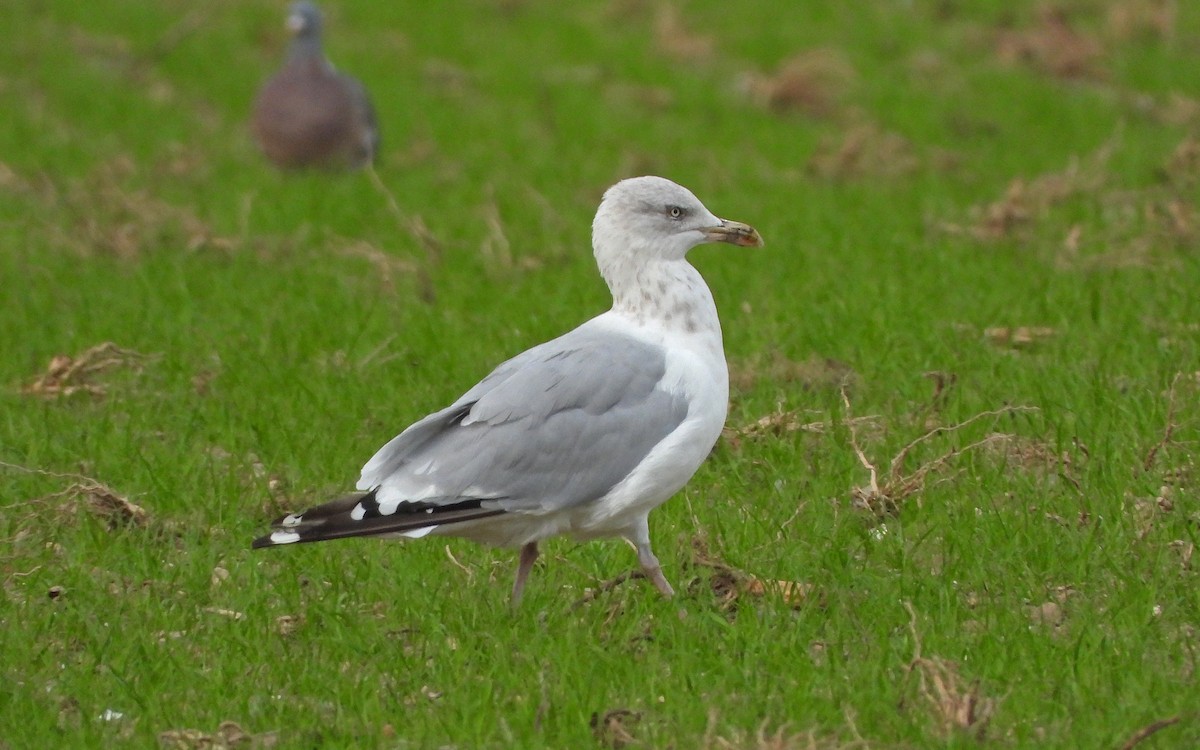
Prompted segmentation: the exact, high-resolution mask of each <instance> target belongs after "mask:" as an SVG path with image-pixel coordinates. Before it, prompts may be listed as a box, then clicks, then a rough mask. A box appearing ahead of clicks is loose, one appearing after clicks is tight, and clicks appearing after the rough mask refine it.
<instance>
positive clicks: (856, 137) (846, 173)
mask: <svg viewBox="0 0 1200 750" xmlns="http://www.w3.org/2000/svg"><path fill="white" fill-rule="evenodd" d="M920 166H921V160H920V158H919V157H918V156H917V154H916V152H915V149H914V147H913V144H912V143H911V142H910V141H909V140H908V139H907V138H905V137H904V136H902V135H900V134H898V133H893V132H891V131H887V130H883V129H882V128H880V127H879V126H878V125H874V124H871V123H867V124H864V125H857V126H855V127H852V128H850V129H849V130H847V131H845V132H844V133H842V134H841V135H839V136H837V137H834V138H826V139H824V140H822V141H821V143H820V144H818V146H817V148H816V150H814V151H813V154H812V156H811V157H809V160H808V171H809V172H811V173H812V174H815V175H817V176H818V177H821V178H823V179H827V180H852V179H864V178H873V177H876V178H886V179H894V178H897V177H904V176H906V175H909V174H912V173H913V172H915V171H917V169H919V168H920Z"/></svg>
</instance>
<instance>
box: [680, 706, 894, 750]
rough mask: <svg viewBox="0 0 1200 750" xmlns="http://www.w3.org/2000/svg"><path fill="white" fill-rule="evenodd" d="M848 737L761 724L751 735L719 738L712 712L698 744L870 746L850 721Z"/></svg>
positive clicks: (713, 747)
mask: <svg viewBox="0 0 1200 750" xmlns="http://www.w3.org/2000/svg"><path fill="white" fill-rule="evenodd" d="M847 721H848V723H849V724H850V734H851V735H852V739H850V740H840V739H837V738H834V737H827V736H823V735H821V734H818V733H817V732H816V731H815V730H809V731H807V732H794V731H792V730H791V729H790V728H789V727H788V726H787V724H784V725H782V726H778V727H776V728H775V729H774V730H771V729H768V726H769V723H768V722H765V721H764V722H763V724H762V725H761V726H759V727H758V728H757V729H755V730H753V731H745V730H732V731H729V732H726V733H725V734H724V735H721V734H718V733H717V732H718V729H717V713H716V711H715V710H714V711H712V712H710V713H709V717H708V727H707V728H706V729H705V731H704V738H703V740H701V742H700V748H701V750H865V749H866V748H869V747H870V746H871V745H870V743H869V742H867V741H866V740H865V739H863V737H862V736H861V735H860V734H859V733H858V729H857V728H856V727H855V726H854V723H853V722H852V721H849V717H847Z"/></svg>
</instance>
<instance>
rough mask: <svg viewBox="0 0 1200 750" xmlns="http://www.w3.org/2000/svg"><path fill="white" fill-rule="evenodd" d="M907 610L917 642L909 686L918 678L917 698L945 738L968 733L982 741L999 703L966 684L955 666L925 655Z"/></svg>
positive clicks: (971, 683) (914, 618)
mask: <svg viewBox="0 0 1200 750" xmlns="http://www.w3.org/2000/svg"><path fill="white" fill-rule="evenodd" d="M904 606H905V608H906V609H908V614H909V632H910V633H911V635H912V639H913V658H912V660H911V661H910V662H909V664H908V668H907V670H906V677H905V681H906V684H907V685H908V686H910V689H912V688H911V686H912V682H913V679H912V678H913V677H914V676H915V678H916V685H915V692H916V697H917V699H918V701H919V702H920V704H921V705H923V706H925V708H926V710H927V711H928V712H929V716H930V718H931V720H932V721H933V723H934V726H935V727H936V728H937V730H938V732H939V733H940V734H941V735H942V736H944V737H950V736H952V735H955V734H959V733H964V734H967V735H969V736H972V737H974V738H976V739H982V738H983V735H984V732H985V731H986V730H987V727H988V723H989V722H990V721H991V720H992V718H993V716H994V715H995V712H996V707H997V702H996V701H995V700H994V699H992V698H989V697H986V696H985V695H984V694H983V692H982V690H981V688H980V683H979V680H970V681H967V680H965V679H964V678H963V677H962V674H961V673H960V668H959V666H958V665H957V664H955V663H954V662H952V661H949V660H947V659H943V658H941V657H937V656H934V657H927V656H924V655H923V654H922V649H921V636H920V634H919V633H918V632H917V615H916V612H915V611H914V610H913V608H912V605H911V604H909V603H908V602H905V603H904Z"/></svg>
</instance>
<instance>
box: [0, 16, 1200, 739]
mask: <svg viewBox="0 0 1200 750" xmlns="http://www.w3.org/2000/svg"><path fill="white" fill-rule="evenodd" d="M325 5H326V7H325V10H326V14H327V45H326V46H327V50H328V52H329V55H330V57H331V58H332V59H333V60H334V62H335V63H336V64H337V66H338V67H339V69H341V70H343V71H346V72H349V73H351V74H353V75H355V76H357V77H359V78H360V79H362V81H363V82H364V84H365V85H366V86H367V88H368V89H369V90H370V92H371V94H372V97H373V99H374V101H375V105H376V108H377V110H378V113H379V121H380V126H381V130H382V133H383V148H382V151H381V153H380V155H379V159H378V161H377V164H376V166H375V170H374V172H372V173H350V174H340V173H334V174H331V173H289V174H280V173H278V172H277V171H275V170H274V169H272V168H271V167H270V166H269V165H268V164H267V163H266V162H265V160H264V159H262V158H261V156H260V155H259V154H258V152H257V151H256V149H255V147H254V145H253V143H252V141H251V140H250V137H249V135H248V128H247V119H248V112H249V107H250V102H251V101H252V99H253V96H254V93H255V91H256V90H257V87H258V86H259V84H260V83H261V81H262V80H263V79H264V78H265V77H266V76H267V75H269V74H270V72H271V71H272V70H274V68H275V67H276V66H277V65H278V63H279V60H280V57H281V54H282V50H283V48H284V45H285V43H286V40H285V37H284V32H283V26H282V22H283V6H282V4H281V3H274V2H272V3H267V2H262V1H261V0H254V1H253V2H242V1H239V2H233V1H232V0H219V1H217V2H211V3H204V4H201V5H196V4H190V3H184V2H180V1H179V0H168V1H166V2H153V3H152V2H134V1H132V0H131V1H129V2H122V3H77V2H71V1H68V0H46V1H45V2H39V3H18V4H15V5H13V6H12V7H8V8H6V10H5V11H4V13H3V15H4V21H5V22H4V23H0V93H2V95H3V100H4V102H5V106H4V110H5V114H4V124H3V126H0V301H2V303H3V305H2V307H0V341H3V342H4V354H5V356H3V357H0V509H2V510H0V539H2V540H3V544H2V545H0V582H2V586H0V633H3V637H0V682H2V685H3V687H0V747H4V748H14V749H15V748H26V747H30V748H32V747H109V746H114V745H116V744H119V743H123V744H127V745H129V746H164V747H179V748H198V747H281V748H284V747H288V748H290V747H321V746H328V747H350V746H355V747H380V748H425V747H430V748H435V747H445V748H501V747H654V748H658V747H663V748H665V747H674V748H736V749H739V750H740V749H741V748H779V749H781V750H788V749H791V748H864V747H870V748H919V747H931V746H939V747H942V746H944V747H959V746H962V747H966V746H970V747H1006V748H1007V747H1043V748H1053V747H1061V748H1076V747H1124V748H1129V747H1135V746H1137V747H1139V748H1152V747H1161V748H1168V747H1172V748H1173V747H1189V746H1195V745H1198V744H1200V721H1198V716H1200V699H1198V698H1197V697H1196V696H1197V695H1198V694H1200V690H1198V686H1197V677H1196V674H1195V669H1196V657H1197V650H1198V648H1200V634H1198V630H1197V629H1198V628H1200V586H1198V585H1197V583H1198V582H1197V565H1200V558H1195V555H1194V551H1195V546H1196V542H1197V537H1198V536H1200V504H1198V502H1197V498H1198V491H1197V487H1198V486H1200V477H1198V476H1197V470H1196V467H1195V458H1194V456H1195V448H1196V445H1197V440H1198V439H1200V434H1198V432H1200V429H1198V428H1200V405H1198V398H1197V396H1198V393H1200V294H1197V291H1196V290H1197V289H1198V288H1200V213H1198V206H1197V198H1198V197H1200V193H1198V185H1200V8H1198V7H1196V6H1194V4H1191V3H1184V2H1171V1H1170V0H1125V1H1123V2H1119V1H1118V0H1058V1H1057V2H976V3H968V2H960V1H958V0H937V1H933V0H928V1H926V0H910V1H907V2H901V1H900V0H885V1H882V2H874V3H844V2H832V1H829V2H825V1H820V2H810V3H795V4H791V5H788V4H780V3H778V2H773V1H770V0H747V1H746V2H740V3H736V4H735V3H721V2H709V1H708V0H703V1H701V0H697V1H696V2H687V3H684V2H670V1H668V0H664V1H663V2H651V1H649V0H608V1H606V2H600V1H596V2H581V3H557V2H548V1H543V0H491V1H484V0H467V2H464V3H458V4H456V5H455V6H454V8H453V10H452V11H451V10H448V9H447V8H445V7H443V6H442V5H440V4H426V3H371V2H366V0H363V1H361V2H349V1H347V2H342V3H337V4H333V3H326V4H325ZM793 6H794V7H793ZM644 173H655V174H661V175H663V176H665V177H669V178H671V179H674V180H676V181H677V182H680V183H682V184H684V185H687V186H688V187H690V188H691V189H692V190H693V191H694V192H695V193H696V194H697V195H698V196H699V197H700V198H701V199H702V200H703V201H704V202H705V203H706V204H707V205H708V206H709V208H711V209H712V210H713V211H714V212H715V213H717V214H718V215H721V216H724V217H727V218H730V219H736V220H739V221H744V222H747V223H750V224H753V225H754V226H756V227H757V228H758V229H759V231H760V232H761V233H762V235H763V237H764V238H765V240H766V246H765V247H764V248H763V249H761V250H743V249H737V248H732V247H725V246H713V247H702V248H699V249H697V250H696V251H694V252H693V253H692V258H693V260H694V262H695V263H696V265H697V266H698V267H699V268H700V269H701V270H702V272H703V273H704V274H705V276H706V278H707V279H708V280H709V283H710V286H711V287H712V289H713V292H714V296H715V297H716V299H717V304H718V307H719V309H720V312H721V315H722V320H723V325H724V329H725V339H726V349H727V353H728V358H729V361H730V366H731V372H732V381H733V382H732V396H731V398H732V403H731V409H730V418H729V424H728V428H727V430H726V434H725V436H724V438H723V439H722V440H721V442H720V443H719V444H718V445H717V447H716V449H715V450H714V452H713V455H712V456H711V457H710V459H709V461H708V462H707V463H706V464H705V465H704V467H702V469H701V470H700V472H699V473H698V474H697V476H696V477H695V479H694V480H693V481H692V482H691V483H690V484H689V485H688V486H687V488H686V489H685V490H684V491H682V492H681V493H680V494H679V495H678V496H677V497H676V498H674V499H673V500H671V501H670V502H668V503H667V504H666V505H665V506H664V507H663V508H661V509H660V510H659V511H657V512H656V513H655V514H654V515H652V516H651V532H652V535H653V537H654V540H655V549H656V551H657V552H658V555H659V557H660V558H661V559H662V562H663V564H664V569H665V572H666V574H667V576H668V578H669V579H671V580H672V581H673V582H674V583H675V585H676V588H677V589H678V591H679V595H678V596H677V597H676V598H675V599H673V600H664V599H662V598H660V597H659V596H658V595H657V594H656V593H655V591H654V590H653V588H652V587H650V586H649V585H648V584H647V583H646V582H645V581H640V580H628V581H624V582H619V580H618V579H619V578H620V576H622V574H624V573H625V572H627V571H628V570H629V569H631V568H632V567H633V566H634V557H633V554H632V552H631V551H630V550H629V549H627V548H626V547H625V545H622V544H620V543H617V542H612V543H603V542H598V543H589V544H585V545H578V544H574V543H571V542H567V541H559V542H553V543H551V544H549V545H548V546H547V548H546V550H545V552H546V554H545V555H544V557H543V559H542V561H541V562H539V564H538V566H537V568H536V569H535V570H534V573H533V575H532V576H531V578H530V582H529V585H528V587H527V589H526V597H525V602H524V604H523V606H522V607H521V608H520V609H518V610H516V611H512V610H511V609H510V608H509V606H508V589H509V586H510V584H511V578H512V574H513V572H514V570H515V565H516V559H515V553H512V552H510V551H505V550H491V549H486V548H481V547H477V546H474V545H472V544H470V543H467V542H458V541H453V540H451V541H446V540H439V539H425V540H423V541H421V542H417V543H412V544H389V543H382V542H376V541H371V540H365V541H362V540H360V541H345V542H335V543H329V544H325V545H312V546H307V547H298V548H289V549H273V550H261V551H254V552H251V550H250V549H249V542H250V540H251V539H252V538H253V537H254V536H256V535H257V534H259V533H261V532H262V531H263V530H264V529H265V527H266V524H267V522H268V521H269V520H270V519H271V518H273V517H275V516H276V515H278V514H280V513H282V512H285V511H290V510H296V509H300V508H303V507H305V506H307V505H310V504H312V503H315V502H318V501H321V500H324V499H327V498H329V497H331V496H334V495H336V494H337V493H338V492H340V491H342V490H343V489H345V488H347V487H349V486H351V485H352V484H353V482H354V480H355V479H356V477H357V472H358V469H359V468H360V466H361V465H362V463H363V462H364V461H365V460H366V459H367V458H368V457H369V456H370V455H371V454H372V453H373V452H374V450H375V449H376V448H377V447H378V446H379V445H382V444H383V443H384V442H385V441H386V440H388V439H390V438H391V437H392V436H393V435H394V434H395V433H396V432H398V431H399V430H400V429H402V428H403V427H404V426H405V425H407V424H408V423H409V422H411V421H412V420H414V419H416V418H419V417H421V416H423V415H424V414H426V413H427V412H429V411H431V410H433V409H435V408H439V407H441V406H443V405H445V404H447V403H449V402H450V401H451V400H452V399H453V398H455V397H457V396H458V395H459V394H460V393H461V392H462V391H464V390H465V389H466V388H468V387H469V386H470V385H472V384H473V383H474V382H476V380H477V379H478V378H480V377H481V376H482V375H484V374H486V372H487V371H488V370H489V369H490V368H491V367H492V366H493V365H495V364H496V363H497V362H499V361H501V360H502V359H504V358H506V357H508V356H511V355H512V354H515V353H517V352H519V351H521V350H522V349H524V348H526V347H528V346H530V345H533V344H535V343H538V342H540V341H542V340H545V339H547V338H549V337H551V336H554V335H557V334H558V333H560V332H562V331H564V330H566V329H568V328H570V327H572V326H574V325H577V324H578V323H580V322H581V321H583V320H585V319H586V318H588V317H590V316H591V315H594V314H596V313H598V312H600V311H602V310H603V309H604V308H605V306H606V304H607V293H606V290H605V288H604V286H603V284H602V282H601V281H600V280H599V278H598V276H597V274H596V272H595V268H594V264H593V262H592V259H591V254H590V249H589V244H588V238H589V231H590V221H591V216H592V213H593V212H594V210H595V207H596V205H597V202H598V201H599V198H600V195H601V194H602V192H603V190H604V189H605V188H606V187H607V186H609V185H610V184H612V183H613V182H615V181H616V180H618V179H620V178H623V177H627V176H632V175H635V174H644Z"/></svg>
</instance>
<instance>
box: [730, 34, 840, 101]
mask: <svg viewBox="0 0 1200 750" xmlns="http://www.w3.org/2000/svg"><path fill="white" fill-rule="evenodd" d="M855 77H856V74H855V70H854V66H853V65H851V64H850V61H849V60H848V59H847V58H846V56H845V55H844V54H843V53H842V52H841V51H840V50H837V49H833V48H829V47H819V48H816V49H810V50H805V51H804V52H799V53H797V54H795V55H793V56H792V57H789V58H788V59H786V60H784V61H783V62H781V63H780V64H779V67H777V68H776V69H775V71H774V72H771V73H747V74H745V75H743V76H742V79H741V81H740V83H739V87H740V88H741V89H742V90H743V91H744V92H745V93H746V95H747V96H749V98H750V100H751V101H752V102H754V103H755V104H757V105H758V106H760V107H762V108H764V109H768V110H770V111H772V112H777V113H781V114H782V113H790V112H798V113H800V114H803V115H807V116H809V117H814V118H828V117H831V116H833V115H835V114H836V113H837V112H838V110H839V109H840V106H841V100H842V94H843V92H845V91H846V90H847V89H848V88H849V87H850V86H851V85H852V83H853V81H854V79H855Z"/></svg>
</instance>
